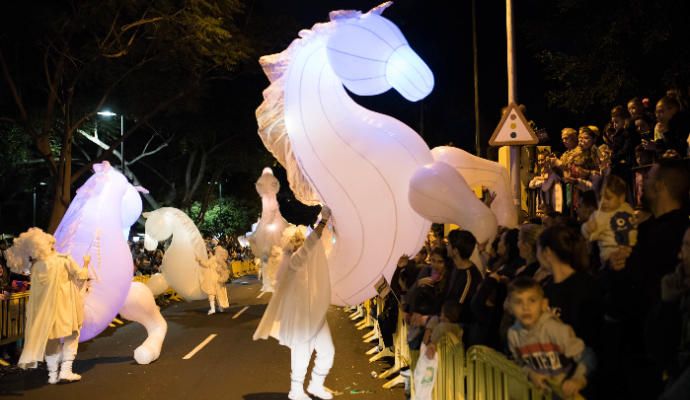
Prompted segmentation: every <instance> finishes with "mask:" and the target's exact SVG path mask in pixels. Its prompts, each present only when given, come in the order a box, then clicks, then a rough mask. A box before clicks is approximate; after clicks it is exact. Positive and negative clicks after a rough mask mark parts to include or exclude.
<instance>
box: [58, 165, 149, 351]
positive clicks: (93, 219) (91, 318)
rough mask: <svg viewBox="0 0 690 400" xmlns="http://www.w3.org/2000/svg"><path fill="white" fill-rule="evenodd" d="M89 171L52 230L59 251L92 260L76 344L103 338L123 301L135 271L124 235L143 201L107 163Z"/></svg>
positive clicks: (76, 257) (73, 256) (77, 258)
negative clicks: (56, 226)
mask: <svg viewBox="0 0 690 400" xmlns="http://www.w3.org/2000/svg"><path fill="white" fill-rule="evenodd" d="M93 169H94V174H93V176H91V177H90V178H89V179H88V180H87V181H86V182H85V183H84V185H82V186H81V187H80V188H79V189H77V195H76V196H75V197H74V199H73V200H72V203H70V206H69V208H68V209H67V212H66V213H65V216H64V217H63V218H62V221H60V225H59V226H58V228H57V230H56V231H55V239H56V246H55V248H56V249H57V250H58V251H59V252H61V253H67V254H70V255H71V256H72V258H74V259H75V260H81V259H83V257H84V255H85V254H89V255H91V266H90V267H89V276H90V278H91V280H90V281H89V290H88V293H87V294H86V297H85V298H84V325H83V327H82V330H81V335H80V337H79V341H80V342H83V341H86V340H89V339H91V338H93V337H94V336H96V335H98V334H99V333H101V331H103V330H104V329H105V328H106V327H107V326H108V324H109V323H110V322H111V321H112V320H113V318H114V317H115V315H117V312H118V310H120V307H122V304H124V302H125V298H126V297H127V293H128V292H129V287H130V285H131V282H132V270H133V269H134V266H133V262H132V255H131V253H130V251H129V246H128V245H127V241H126V240H125V238H124V237H123V235H122V232H123V230H125V229H129V225H131V224H132V223H133V222H134V221H136V218H134V217H133V216H134V214H135V213H136V210H137V209H138V210H141V198H140V197H139V195H138V194H137V191H136V189H135V188H134V187H133V186H132V185H131V184H130V183H129V182H127V178H125V177H124V175H122V174H121V173H120V172H119V171H117V170H115V169H114V168H112V167H111V166H110V164H109V163H108V162H103V163H101V164H95V165H94V166H93ZM137 217H138V215H137ZM125 220H126V221H125ZM123 222H127V223H129V225H126V226H125V225H123Z"/></svg>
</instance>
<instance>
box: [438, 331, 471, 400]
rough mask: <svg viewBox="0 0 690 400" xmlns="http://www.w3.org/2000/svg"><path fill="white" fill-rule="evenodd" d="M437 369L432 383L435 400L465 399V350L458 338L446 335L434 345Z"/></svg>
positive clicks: (449, 334)
mask: <svg viewBox="0 0 690 400" xmlns="http://www.w3.org/2000/svg"><path fill="white" fill-rule="evenodd" d="M436 352H437V353H438V369H437V372H436V382H435V383H434V392H433V397H434V399H435V400H463V399H465V378H464V375H465V372H464V371H465V349H464V348H463V346H462V342H461V340H460V338H458V337H457V336H455V335H453V334H451V333H447V334H445V335H443V336H442V337H441V340H439V342H438V344H437V345H436Z"/></svg>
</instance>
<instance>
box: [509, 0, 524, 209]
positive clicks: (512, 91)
mask: <svg viewBox="0 0 690 400" xmlns="http://www.w3.org/2000/svg"><path fill="white" fill-rule="evenodd" d="M506 39H507V41H506V49H507V53H508V54H507V60H508V104H510V103H517V99H516V97H517V96H516V86H517V84H516V79H515V59H514V56H513V54H514V51H513V1H512V0H506ZM510 183H511V185H510V186H511V188H512V192H513V203H514V204H515V206H516V207H518V209H519V207H520V197H521V193H520V191H521V190H520V147H519V146H510Z"/></svg>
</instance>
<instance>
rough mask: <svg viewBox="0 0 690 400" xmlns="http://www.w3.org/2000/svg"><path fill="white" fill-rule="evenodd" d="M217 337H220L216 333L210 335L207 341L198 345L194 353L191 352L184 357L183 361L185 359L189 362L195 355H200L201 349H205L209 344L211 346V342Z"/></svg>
mask: <svg viewBox="0 0 690 400" xmlns="http://www.w3.org/2000/svg"><path fill="white" fill-rule="evenodd" d="M216 336H218V334H215V333H212V334H210V335H208V337H207V338H206V339H204V341H203V342H201V343H199V345H197V346H196V347H195V348H194V350H192V351H190V352H189V353H187V355H186V356H184V357H182V359H183V360H189V359H190V358H192V357H194V355H195V354H196V353H198V352H199V351H200V350H201V349H203V348H204V346H206V345H207V344H209V342H211V340H213V339H214V338H215V337H216Z"/></svg>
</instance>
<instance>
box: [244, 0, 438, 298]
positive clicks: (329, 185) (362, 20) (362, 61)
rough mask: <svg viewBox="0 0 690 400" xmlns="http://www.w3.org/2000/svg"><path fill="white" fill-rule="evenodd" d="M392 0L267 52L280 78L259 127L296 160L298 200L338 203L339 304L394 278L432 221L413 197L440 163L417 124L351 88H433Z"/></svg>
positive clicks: (333, 266) (272, 74)
mask: <svg viewBox="0 0 690 400" xmlns="http://www.w3.org/2000/svg"><path fill="white" fill-rule="evenodd" d="M388 5H389V4H388V3H386V4H384V5H382V6H379V7H377V8H375V9H374V10H372V11H370V12H368V13H365V14H362V13H360V12H356V11H338V12H332V13H331V21H330V22H328V23H324V24H317V25H315V26H314V27H313V28H312V29H311V30H303V31H301V32H300V36H301V38H302V39H297V40H295V41H294V42H293V43H292V44H291V45H290V46H289V47H288V48H287V49H286V50H285V51H283V52H282V53H280V54H274V55H270V56H265V57H262V58H261V60H260V63H261V65H262V67H263V68H264V72H265V73H266V75H267V76H268V78H269V79H270V80H271V85H270V86H269V87H268V88H267V89H266V90H265V91H264V102H263V103H262V105H261V106H260V107H259V108H258V109H257V112H256V114H257V122H258V125H259V135H260V137H261V139H262V140H263V142H264V144H265V145H266V147H267V148H268V149H269V150H270V151H271V152H272V153H273V154H274V156H275V157H276V158H277V159H278V161H280V163H281V164H283V166H284V167H285V168H286V170H287V172H288V173H287V175H288V181H289V183H290V188H291V189H292V190H293V192H294V193H295V196H296V197H297V199H299V200H300V201H302V202H303V203H305V204H310V205H312V204H318V203H321V204H326V205H328V206H329V207H330V208H331V209H332V210H333V218H332V220H331V221H332V222H333V224H334V228H335V235H336V237H337V240H335V245H334V246H333V249H332V251H330V253H329V254H328V265H329V269H330V272H331V273H330V277H331V285H332V292H331V293H332V301H333V303H335V304H357V303H360V302H362V301H363V300H365V299H367V298H370V297H372V296H374V295H375V294H376V292H375V290H374V288H373V286H374V283H375V282H376V281H378V280H379V279H380V277H381V275H384V276H385V277H386V278H388V279H390V278H391V275H392V274H393V271H394V270H395V265H396V262H397V260H398V258H399V256H400V255H401V254H403V253H405V254H415V253H416V252H417V250H419V248H421V246H422V245H423V243H424V240H425V237H426V233H427V231H428V229H429V226H430V223H429V222H428V221H426V220H425V219H424V218H422V217H421V216H419V215H418V214H417V213H416V212H415V211H414V210H413V209H412V208H411V207H410V205H409V203H408V200H407V197H408V187H409V181H410V178H411V177H412V175H413V173H414V171H415V170H416V169H417V168H418V167H421V166H423V165H425V164H428V163H431V162H432V161H433V159H432V157H431V153H430V151H429V148H428V147H427V145H426V144H425V143H424V141H423V140H422V139H421V138H420V137H419V136H418V135H417V134H416V132H415V131H414V130H412V129H411V128H409V127H408V126H406V125H405V124H403V123H402V122H400V121H398V120H396V119H394V118H391V117H389V116H387V115H383V114H379V113H376V112H372V111H369V110H367V109H365V108H363V107H361V106H359V105H358V104H357V103H355V102H354V101H353V100H352V99H351V98H350V96H349V95H348V94H347V92H346V91H345V89H344V88H343V84H345V85H346V86H347V87H348V89H350V90H352V91H353V92H355V93H359V94H376V93H381V92H383V91H385V90H388V89H390V88H395V89H396V90H398V91H399V92H400V93H401V94H402V95H403V96H405V97H406V98H408V99H410V100H413V101H414V100H419V99H421V98H423V97H425V96H426V95H428V94H429V93H430V92H431V90H432V88H433V75H432V74H431V71H430V70H429V68H428V67H427V66H426V65H425V64H424V62H423V61H422V60H421V59H420V58H419V57H418V56H417V55H416V54H414V52H413V51H412V50H411V49H410V48H409V46H408V45H407V42H406V41H405V38H404V37H403V36H402V34H401V33H400V31H399V30H398V29H397V28H396V27H395V25H394V24H393V23H392V22H390V21H388V20H386V19H385V18H383V17H381V16H380V13H381V12H382V11H383V9H385V8H386V7H387V6H388ZM324 240H326V235H324Z"/></svg>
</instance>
